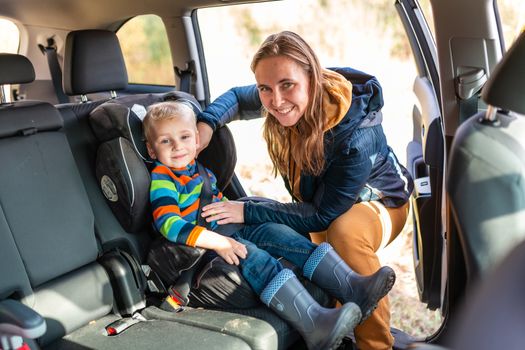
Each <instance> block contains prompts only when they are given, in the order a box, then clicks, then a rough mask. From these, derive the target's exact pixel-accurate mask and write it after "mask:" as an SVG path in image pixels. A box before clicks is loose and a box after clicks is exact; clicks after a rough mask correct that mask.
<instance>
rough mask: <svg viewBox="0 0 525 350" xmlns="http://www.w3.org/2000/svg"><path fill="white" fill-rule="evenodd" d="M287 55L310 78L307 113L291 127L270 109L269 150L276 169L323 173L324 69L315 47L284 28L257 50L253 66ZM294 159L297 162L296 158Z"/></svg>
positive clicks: (266, 131)
mask: <svg viewBox="0 0 525 350" xmlns="http://www.w3.org/2000/svg"><path fill="white" fill-rule="evenodd" d="M274 56H286V57H289V58H291V59H293V60H294V61H295V62H297V63H298V64H299V65H300V66H301V67H302V68H303V69H304V70H305V71H306V72H307V74H308V76H309V78H310V86H309V101H308V105H307V108H306V110H305V112H304V115H303V116H302V117H301V118H300V119H299V121H298V122H297V123H296V124H295V125H294V126H291V127H285V126H282V125H281V124H279V122H278V121H277V119H276V118H274V117H273V116H272V115H271V113H269V112H268V111H266V110H265V111H263V113H264V114H265V116H266V119H265V123H264V131H263V135H264V138H265V139H266V142H267V144H268V153H269V154H270V158H271V159H272V162H273V164H274V167H275V168H274V170H275V171H278V172H280V173H281V174H282V175H286V176H287V177H288V178H289V179H290V178H291V177H292V175H291V174H290V172H293V171H294V170H291V169H290V167H291V165H294V164H296V165H298V166H299V168H300V169H301V171H303V172H305V173H308V174H312V175H319V174H320V173H321V171H322V170H323V167H324V143H323V129H324V123H325V118H324V116H323V108H322V98H323V88H322V87H323V72H322V68H321V65H320V63H319V59H318V58H317V55H316V54H315V53H314V51H313V50H312V48H311V47H310V46H309V45H308V44H307V43H306V42H305V41H304V40H303V39H302V38H301V37H300V36H299V35H297V34H295V33H293V32H290V31H283V32H280V33H277V34H272V35H270V36H269V37H268V38H266V40H265V41H264V42H263V43H262V44H261V47H260V48H259V50H258V51H257V52H256V53H255V55H254V57H253V59H252V63H251V69H252V71H253V72H254V73H255V68H256V67H257V64H258V63H259V62H260V61H261V60H263V59H265V58H268V57H274ZM292 160H293V162H292Z"/></svg>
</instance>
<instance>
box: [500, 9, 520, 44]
mask: <svg viewBox="0 0 525 350" xmlns="http://www.w3.org/2000/svg"><path fill="white" fill-rule="evenodd" d="M497 2H498V11H499V16H500V20H501V26H502V29H503V38H504V40H505V46H506V47H507V48H508V47H510V45H512V43H513V42H514V40H516V38H517V37H518V35H519V33H521V32H522V31H523V30H524V29H525V2H524V1H523V0H497Z"/></svg>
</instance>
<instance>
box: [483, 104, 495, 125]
mask: <svg viewBox="0 0 525 350" xmlns="http://www.w3.org/2000/svg"><path fill="white" fill-rule="evenodd" d="M497 115H498V109H497V108H496V107H494V106H491V105H488V106H487V112H486V113H485V116H484V117H483V119H484V120H485V121H488V122H492V123H493V122H495V121H496V120H497V119H498V118H497Z"/></svg>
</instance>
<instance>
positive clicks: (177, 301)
mask: <svg viewBox="0 0 525 350" xmlns="http://www.w3.org/2000/svg"><path fill="white" fill-rule="evenodd" d="M195 162H196V165H197V171H198V173H199V175H200V176H201V178H202V189H201V194H200V200H199V209H198V211H197V224H198V225H199V226H204V227H206V228H207V229H210V228H211V223H210V222H207V221H206V219H204V218H203V217H202V216H201V211H202V207H204V206H206V205H208V204H210V203H211V202H212V198H213V192H212V189H211V182H210V177H209V175H208V171H207V170H206V168H205V167H204V166H203V165H202V164H201V163H199V162H198V161H195ZM196 249H200V250H201V255H200V257H199V258H198V259H197V260H196V261H195V263H194V264H193V266H192V267H191V268H189V269H188V270H186V271H184V272H182V273H181V275H180V277H179V278H178V279H177V281H176V282H175V284H173V285H172V286H170V287H169V288H168V293H169V295H168V297H167V299H166V302H165V303H164V304H165V306H168V305H169V306H170V307H171V308H173V309H174V310H177V311H180V310H179V309H180V307H182V306H185V305H188V303H189V294H190V289H191V284H192V281H193V276H194V275H195V272H197V267H198V266H199V262H200V261H202V257H203V256H204V254H205V253H206V250H205V249H202V248H196ZM166 304H167V305H166Z"/></svg>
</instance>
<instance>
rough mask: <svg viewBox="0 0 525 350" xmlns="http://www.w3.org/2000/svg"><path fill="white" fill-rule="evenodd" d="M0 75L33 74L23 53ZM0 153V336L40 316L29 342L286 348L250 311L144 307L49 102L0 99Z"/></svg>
mask: <svg viewBox="0 0 525 350" xmlns="http://www.w3.org/2000/svg"><path fill="white" fill-rule="evenodd" d="M13 71H15V73H16V74H14V73H13ZM13 74H14V75H13ZM0 77H7V78H8V80H5V79H7V78H2V80H1V83H20V82H22V81H27V80H28V77H30V78H31V79H33V78H34V73H33V70H32V66H31V65H30V64H29V62H28V61H27V59H25V58H24V57H22V56H19V55H0ZM31 79H29V80H31ZM0 161H2V164H3V167H2V171H1V172H0V181H2V186H1V187H0V240H1V241H0V253H1V254H0V321H1V323H2V327H0V332H3V333H2V334H0V338H1V339H2V341H3V339H7V338H9V339H11V338H10V337H11V336H12V334H7V335H6V334H5V329H6V328H7V329H8V330H13V329H15V330H17V331H18V332H19V333H18V335H22V336H25V337H28V336H30V337H38V336H39V335H40V334H39V332H41V331H42V327H43V326H42V321H41V318H40V317H38V315H37V314H39V315H40V316H41V317H43V318H44V319H45V323H46V325H47V330H46V331H45V333H44V334H43V335H42V336H41V337H39V339H38V344H37V343H34V342H31V341H28V344H29V346H30V347H31V348H33V349H38V348H43V349H72V348H75V349H85V348H90V349H110V348H111V349H128V348H148V349H151V348H157V349H161V348H162V349H164V348H166V347H170V346H173V345H174V344H183V345H181V346H183V347H184V348H185V349H201V348H210V349H224V348H226V349H256V348H260V349H277V348H279V346H283V347H284V346H286V345H283V344H280V343H279V340H278V338H277V334H276V331H275V329H274V328H272V327H271V326H270V324H269V323H268V322H264V321H261V320H258V319H256V318H253V317H247V316H242V315H239V314H230V313H226V312H217V311H212V310H198V309H192V310H186V312H181V313H177V314H175V313H168V312H163V311H162V310H159V309H156V308H155V307H153V306H151V307H146V308H144V306H145V299H144V295H143V282H144V281H143V280H142V278H141V273H140V268H138V267H137V264H136V261H135V259H133V257H132V256H131V255H129V254H124V253H123V252H121V251H120V250H112V251H103V250H102V249H101V245H100V241H99V240H98V239H97V235H96V231H97V228H96V226H95V217H94V213H93V211H92V209H91V208H92V203H90V198H89V197H88V195H87V193H86V188H85V187H84V184H83V182H82V177H81V175H80V172H79V169H78V168H77V166H76V163H75V160H74V155H73V153H72V152H71V149H70V147H69V143H68V139H67V138H66V135H65V134H64V129H63V121H62V118H61V116H60V114H59V113H58V111H57V109H56V108H55V107H54V106H52V105H50V104H48V103H43V102H35V101H23V102H16V103H3V104H1V105H0ZM23 305H25V306H27V308H26V307H24V306H23ZM6 315H8V316H10V317H6ZM131 316H133V318H132V317H131ZM274 317H275V318H277V317H276V316H274ZM144 319H147V320H148V321H144ZM8 321H9V322H10V324H8V325H7V327H6V322H8ZM139 321H140V322H139ZM114 322H116V323H114ZM13 323H15V325H14V326H13ZM20 325H23V326H24V325H25V326H27V327H20ZM130 325H132V326H131V327H129V328H128V329H126V330H125V332H124V333H120V334H119V330H122V329H123V328H126V326H130ZM106 326H111V327H110V328H106ZM110 334H115V335H114V336H110ZM287 339H288V340H290V339H293V337H288V338H287ZM6 344H7V343H6ZM8 345H9V344H8ZM2 347H7V346H6V345H5V344H4V343H2Z"/></svg>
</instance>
